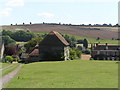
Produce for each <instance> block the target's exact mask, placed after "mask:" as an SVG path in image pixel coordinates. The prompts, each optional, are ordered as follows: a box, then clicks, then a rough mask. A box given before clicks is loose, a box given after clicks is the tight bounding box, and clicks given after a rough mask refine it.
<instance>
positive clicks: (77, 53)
mask: <svg viewBox="0 0 120 90" xmlns="http://www.w3.org/2000/svg"><path fill="white" fill-rule="evenodd" d="M76 58H81V51H80V50H78V49H77V48H70V59H71V60H73V59H76Z"/></svg>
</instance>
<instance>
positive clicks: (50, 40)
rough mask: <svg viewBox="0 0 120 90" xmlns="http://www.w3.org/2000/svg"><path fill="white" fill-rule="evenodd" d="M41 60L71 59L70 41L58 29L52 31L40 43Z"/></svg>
mask: <svg viewBox="0 0 120 90" xmlns="http://www.w3.org/2000/svg"><path fill="white" fill-rule="evenodd" d="M39 57H40V59H41V60H50V61H51V60H53V61H54V60H69V43H68V42H67V41H66V40H65V39H64V38H63V37H62V35H60V34H59V33H58V32H56V31H51V32H50V33H49V34H48V35H47V36H46V37H45V38H44V39H43V40H42V41H41V42H40V44H39Z"/></svg>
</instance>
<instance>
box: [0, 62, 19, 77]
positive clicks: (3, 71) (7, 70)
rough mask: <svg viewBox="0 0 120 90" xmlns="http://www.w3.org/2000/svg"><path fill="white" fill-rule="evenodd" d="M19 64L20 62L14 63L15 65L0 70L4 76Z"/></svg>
mask: <svg viewBox="0 0 120 90" xmlns="http://www.w3.org/2000/svg"><path fill="white" fill-rule="evenodd" d="M18 66H19V63H17V64H13V66H11V67H9V68H6V69H4V70H2V71H0V73H2V74H1V75H2V76H4V75H6V74H8V73H10V72H12V71H13V70H15V69H16V68H17V67H18Z"/></svg>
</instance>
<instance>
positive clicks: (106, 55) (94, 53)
mask: <svg viewBox="0 0 120 90" xmlns="http://www.w3.org/2000/svg"><path fill="white" fill-rule="evenodd" d="M91 57H92V58H93V59H94V60H115V61H119V60H120V45H108V44H107V43H106V44H105V45H99V44H94V45H93V44H92V45H91Z"/></svg>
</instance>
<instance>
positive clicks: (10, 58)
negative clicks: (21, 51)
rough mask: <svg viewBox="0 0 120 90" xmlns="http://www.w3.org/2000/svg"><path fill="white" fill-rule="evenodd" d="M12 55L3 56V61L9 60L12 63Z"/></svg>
mask: <svg viewBox="0 0 120 90" xmlns="http://www.w3.org/2000/svg"><path fill="white" fill-rule="evenodd" d="M13 60H14V59H13V57H12V56H6V57H5V62H10V63H12V62H13Z"/></svg>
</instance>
